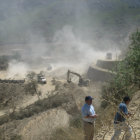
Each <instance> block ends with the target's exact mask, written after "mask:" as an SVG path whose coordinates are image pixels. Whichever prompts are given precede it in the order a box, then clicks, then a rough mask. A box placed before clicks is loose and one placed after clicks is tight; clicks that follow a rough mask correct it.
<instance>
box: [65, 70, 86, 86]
mask: <svg viewBox="0 0 140 140" xmlns="http://www.w3.org/2000/svg"><path fill="white" fill-rule="evenodd" d="M70 74H73V75H76V76H78V77H79V83H78V85H79V86H88V85H89V80H88V79H84V78H82V76H81V75H80V74H78V73H76V72H73V71H70V70H68V72H67V82H68V83H71V77H70Z"/></svg>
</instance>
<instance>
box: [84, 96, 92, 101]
mask: <svg viewBox="0 0 140 140" xmlns="http://www.w3.org/2000/svg"><path fill="white" fill-rule="evenodd" d="M92 99H93V98H92V97H91V96H86V97H85V101H88V100H92Z"/></svg>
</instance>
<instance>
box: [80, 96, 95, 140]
mask: <svg viewBox="0 0 140 140" xmlns="http://www.w3.org/2000/svg"><path fill="white" fill-rule="evenodd" d="M92 100H93V98H92V97H91V96H86V97H85V104H84V106H83V107H82V118H83V122H84V133H85V140H93V137H94V121H95V119H96V118H97V115H96V113H95V110H94V107H93V105H92Z"/></svg>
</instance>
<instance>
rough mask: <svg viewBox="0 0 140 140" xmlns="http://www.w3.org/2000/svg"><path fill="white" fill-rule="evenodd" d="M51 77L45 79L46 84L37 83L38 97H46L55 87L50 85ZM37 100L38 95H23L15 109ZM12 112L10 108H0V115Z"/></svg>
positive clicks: (22, 107)
mask: <svg viewBox="0 0 140 140" xmlns="http://www.w3.org/2000/svg"><path fill="white" fill-rule="evenodd" d="M51 80H52V79H51V78H48V79H47V84H45V85H39V91H41V93H42V94H41V96H40V99H44V98H48V96H49V95H50V94H52V91H53V90H54V89H55V86H54V85H52V82H51ZM36 101H38V96H37V95H33V96H32V95H25V96H24V97H23V99H22V100H20V101H18V103H17V104H18V105H17V106H16V111H18V110H19V109H24V108H26V107H27V106H29V105H31V104H33V103H35V102H36ZM10 112H12V108H9V109H5V110H0V116H3V115H6V114H9V113H10Z"/></svg>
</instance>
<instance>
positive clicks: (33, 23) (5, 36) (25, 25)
mask: <svg viewBox="0 0 140 140" xmlns="http://www.w3.org/2000/svg"><path fill="white" fill-rule="evenodd" d="M139 22H140V1H139V0H133V1H132V0H106V1H104V0H86V1H85V0H76V1H75V0H70V1H69V0H59V1H58V0H53V1H52V0H12V1H11V0H4V1H3V0H0V43H1V44H5V43H14V44H15V43H28V42H30V41H31V40H32V41H33V42H38V41H40V40H47V41H53V39H54V36H55V34H56V32H58V31H60V30H62V29H63V28H65V26H66V27H67V26H69V27H71V29H72V31H73V33H74V34H75V36H78V38H81V39H83V40H88V41H89V40H90V41H92V40H93V39H95V40H99V42H100V41H102V40H106V39H107V40H108V39H109V40H112V41H115V42H118V43H119V42H120V41H122V40H124V39H125V38H126V37H127V36H128V34H129V32H131V31H132V30H134V29H136V28H138V27H139Z"/></svg>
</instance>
